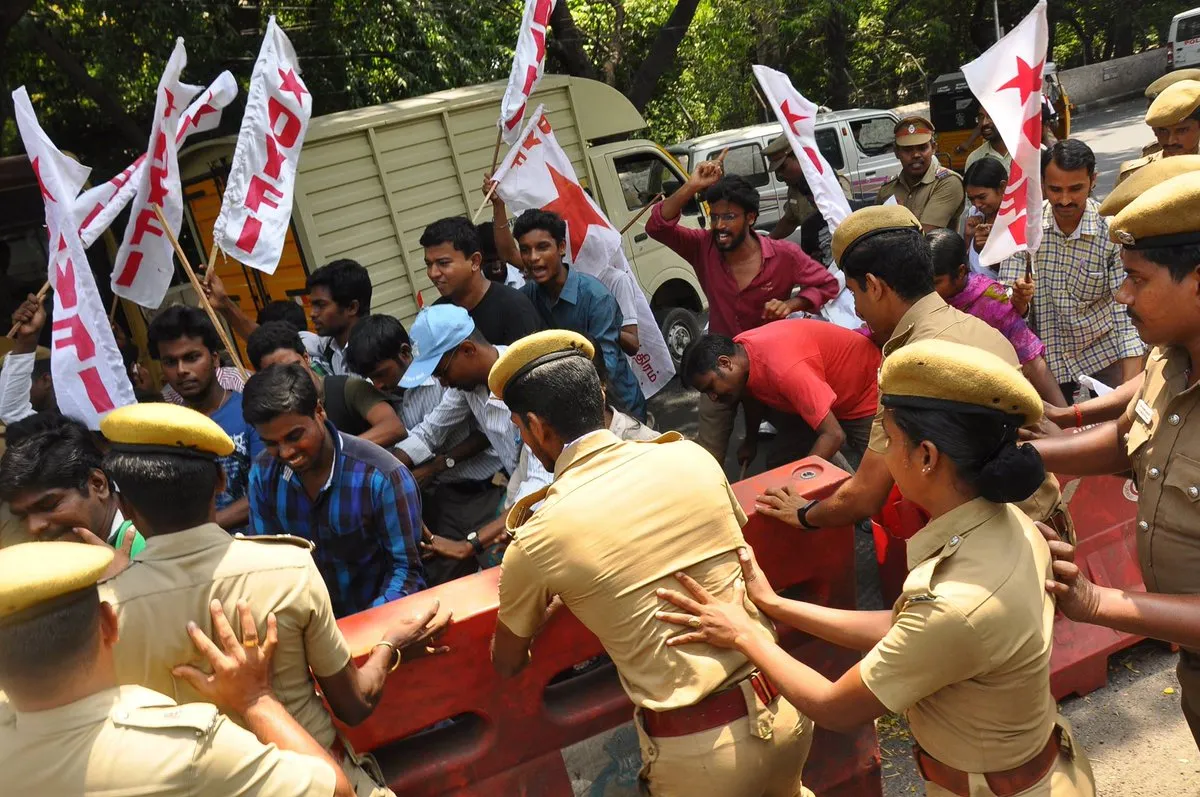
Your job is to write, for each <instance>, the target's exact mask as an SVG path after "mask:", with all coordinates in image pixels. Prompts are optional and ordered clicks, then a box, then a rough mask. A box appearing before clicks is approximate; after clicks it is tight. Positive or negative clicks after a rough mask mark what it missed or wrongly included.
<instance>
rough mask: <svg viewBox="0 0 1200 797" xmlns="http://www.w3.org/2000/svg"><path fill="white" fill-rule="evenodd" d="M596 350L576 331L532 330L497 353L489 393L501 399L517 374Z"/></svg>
mask: <svg viewBox="0 0 1200 797" xmlns="http://www.w3.org/2000/svg"><path fill="white" fill-rule="evenodd" d="M595 353H596V348H595V347H594V346H593V345H592V344H591V342H590V341H589V340H588V339H587V338H585V337H584V336H583V335H580V334H579V333H578V332H572V331H571V330H569V329H547V330H545V331H542V332H535V333H533V334H532V335H526V336H525V337H523V338H521V339H520V340H518V341H517V342H516V343H514V344H513V345H511V346H509V347H508V349H507V350H506V351H505V352H504V354H502V355H500V359H498V360H496V364H495V365H493V366H492V370H491V371H490V372H489V373H488V387H489V388H491V391H492V395H494V396H496V398H498V399H500V400H501V401H503V400H504V388H506V387H508V383H509V382H511V381H512V380H513V379H515V378H516V377H518V376H521V375H523V374H527V373H529V372H530V371H532V370H533V369H534V368H537V367H538V366H539V365H545V364H546V363H549V362H553V361H555V360H560V359H562V358H563V357H570V356H583V357H587V358H588V359H589V360H590V359H592V357H593V356H594V355H595Z"/></svg>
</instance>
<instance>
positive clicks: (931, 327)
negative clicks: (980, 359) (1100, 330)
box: [867, 293, 1062, 521]
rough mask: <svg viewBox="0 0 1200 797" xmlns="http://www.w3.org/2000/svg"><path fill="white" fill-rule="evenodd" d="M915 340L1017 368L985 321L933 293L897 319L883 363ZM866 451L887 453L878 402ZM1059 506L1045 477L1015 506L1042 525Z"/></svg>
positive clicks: (1012, 353) (1008, 347)
mask: <svg viewBox="0 0 1200 797" xmlns="http://www.w3.org/2000/svg"><path fill="white" fill-rule="evenodd" d="M919 340H948V341H951V342H953V343H962V344H965V345H968V346H974V347H975V348H977V349H983V350H984V351H986V352H990V353H992V354H994V355H996V356H997V357H999V358H1000V359H1002V360H1004V361H1005V362H1007V363H1009V364H1010V365H1012V367H1013V368H1020V367H1021V363H1020V361H1019V360H1018V359H1017V352H1016V350H1015V349H1013V347H1012V344H1011V343H1009V342H1008V338H1006V337H1004V335H1002V334H1001V333H1000V332H998V331H997V330H996V329H994V328H993V327H992V326H991V325H990V324H988V323H987V322H986V321H981V320H980V319H978V318H976V317H975V316H973V315H968V314H967V313H964V312H962V311H961V310H958V309H956V308H954V307H951V306H950V305H948V304H946V302H945V301H943V300H942V297H941V296H939V295H938V294H936V293H931V294H929V295H928V296H924V297H922V298H921V299H918V300H917V302H916V303H915V304H914V305H913V306H912V307H910V308H908V312H907V313H905V314H904V315H903V316H901V318H900V323H899V324H897V325H896V329H895V330H894V331H893V332H892V337H891V338H889V339H888V342H887V343H885V344H884V346H883V356H884V359H887V357H888V356H889V355H890V354H892V352H894V351H896V350H897V349H899V348H901V347H902V346H907V345H908V344H909V343H916V342H917V341H919ZM881 399H882V397H881ZM867 447H868V448H870V449H871V450H872V451H874V452H875V453H876V454H883V453H884V452H885V451H887V433H886V432H884V430H883V402H882V400H881V401H880V402H879V405H878V407H877V408H876V410H875V420H874V421H873V422H872V423H871V439H870V442H869V443H868V446H867ZM1061 503H1062V493H1061V491H1060V490H1059V486H1058V479H1056V478H1054V474H1051V473H1047V474H1046V480H1045V481H1044V482H1042V486H1041V487H1039V488H1038V490H1037V492H1036V493H1034V494H1033V495H1031V496H1030V497H1029V498H1026V499H1025V500H1024V501H1022V502H1020V503H1019V504H1016V506H1017V508H1018V509H1020V510H1021V511H1023V512H1024V513H1025V514H1027V515H1029V517H1031V518H1033V519H1034V520H1043V521H1044V520H1045V519H1046V518H1048V517H1049V516H1050V515H1051V514H1053V513H1054V511H1055V510H1056V509H1057V508H1058V507H1059V505H1060V504H1061Z"/></svg>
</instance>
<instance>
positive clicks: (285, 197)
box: [213, 17, 312, 274]
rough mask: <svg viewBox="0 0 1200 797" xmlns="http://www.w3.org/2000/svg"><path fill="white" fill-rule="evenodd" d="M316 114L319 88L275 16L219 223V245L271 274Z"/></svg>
mask: <svg viewBox="0 0 1200 797" xmlns="http://www.w3.org/2000/svg"><path fill="white" fill-rule="evenodd" d="M311 116H312V95H311V94H309V93H308V88H307V87H306V86H305V85H304V81H303V80H301V79H300V63H299V61H298V60H297V59H296V51H295V50H294V49H292V43H291V42H290V41H288V37H287V36H286V35H285V34H284V32H283V30H282V29H280V27H279V26H278V25H276V24H275V17H271V18H270V20H268V22H267V35H266V36H265V37H264V38H263V43H262V48H261V49H260V50H259V51H258V60H257V61H256V62H255V64H254V74H253V75H252V76H251V77H250V91H249V93H248V94H247V95H246V115H245V116H243V117H242V128H241V130H240V131H239V132H238V140H237V147H236V148H234V151H233V164H232V166H231V167H230V169H229V179H228V182H226V184H225V196H224V197H223V198H222V200H221V212H220V214H219V215H218V216H217V221H216V224H215V225H214V226H213V245H214V246H218V247H220V248H221V250H222V251H223V252H225V254H227V255H229V256H230V257H232V258H233V259H234V260H237V261H238V262H239V263H242V264H244V265H247V266H252V267H254V268H256V269H258V270H259V271H265V272H266V273H268V274H274V273H275V269H276V268H277V267H278V266H279V258H280V256H281V255H282V254H283V246H284V243H285V242H286V241H287V232H288V224H289V223H290V222H291V220H292V198H293V196H294V195H295V188H296V166H297V165H298V164H299V162H300V147H301V146H302V145H303V144H304V136H305V134H306V133H307V132H308V120H309V117H311Z"/></svg>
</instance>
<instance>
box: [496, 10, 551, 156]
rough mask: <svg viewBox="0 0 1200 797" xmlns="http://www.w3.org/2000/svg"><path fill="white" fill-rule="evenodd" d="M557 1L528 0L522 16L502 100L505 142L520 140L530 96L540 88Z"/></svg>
mask: <svg viewBox="0 0 1200 797" xmlns="http://www.w3.org/2000/svg"><path fill="white" fill-rule="evenodd" d="M555 2H556V0H525V13H524V14H523V15H522V16H521V30H520V31H519V32H518V33H517V48H516V50H515V51H514V52H513V65H512V71H511V72H510V73H509V75H508V88H506V89H505V90H504V99H503V100H501V101H500V120H499V121H498V122H497V124H498V125H499V126H500V136H501V137H502V138H503V139H504V143H505V144H508V145H509V146H512V145H513V144H515V143H517V135H518V134H519V133H520V131H521V121H522V120H523V119H524V118H525V108H526V107H527V105H528V103H529V95H530V94H533V90H534V89H535V88H537V84H538V81H539V80H541V79H542V72H543V71H544V70H545V68H546V29H547V28H548V27H549V26H550V14H551V13H552V12H553V11H554V3H555Z"/></svg>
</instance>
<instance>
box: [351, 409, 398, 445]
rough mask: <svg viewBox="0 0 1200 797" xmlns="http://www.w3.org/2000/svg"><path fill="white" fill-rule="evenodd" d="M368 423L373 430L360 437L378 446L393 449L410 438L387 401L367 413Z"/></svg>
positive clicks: (368, 430)
mask: <svg viewBox="0 0 1200 797" xmlns="http://www.w3.org/2000/svg"><path fill="white" fill-rule="evenodd" d="M366 421H367V423H369V424H371V428H370V429H367V431H365V432H363V433H362V434H360V435H359V437H361V438H362V439H363V440H368V441H370V442H372V443H374V444H375V445H377V446H382V447H383V448H391V447H392V446H394V445H396V443H399V442H400V441H401V440H403V439H404V438H406V437H408V430H407V429H405V428H404V422H403V421H401V420H400V417H399V416H398V415H396V410H395V409H393V408H392V405H391V404H389V403H387V402H386V401H381V402H379V403H378V404H376V405H375V406H374V407H372V408H371V409H369V410H368V411H367V417H366Z"/></svg>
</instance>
